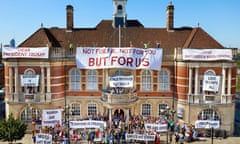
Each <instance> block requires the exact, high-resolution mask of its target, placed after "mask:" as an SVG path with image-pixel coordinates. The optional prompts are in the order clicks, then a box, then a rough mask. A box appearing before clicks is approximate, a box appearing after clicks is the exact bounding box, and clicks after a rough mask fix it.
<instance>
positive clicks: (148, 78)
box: [142, 70, 152, 91]
mask: <svg viewBox="0 0 240 144" xmlns="http://www.w3.org/2000/svg"><path fill="white" fill-rule="evenodd" d="M151 90H152V75H151V72H150V71H149V70H144V71H143V72H142V91H151Z"/></svg>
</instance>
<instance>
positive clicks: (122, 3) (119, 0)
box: [112, 0, 127, 28]
mask: <svg viewBox="0 0 240 144" xmlns="http://www.w3.org/2000/svg"><path fill="white" fill-rule="evenodd" d="M126 5H127V0H113V7H114V12H113V24H112V25H113V27H114V28H117V27H119V26H121V27H126V22H127V13H126Z"/></svg>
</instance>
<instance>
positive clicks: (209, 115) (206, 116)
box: [198, 108, 220, 120]
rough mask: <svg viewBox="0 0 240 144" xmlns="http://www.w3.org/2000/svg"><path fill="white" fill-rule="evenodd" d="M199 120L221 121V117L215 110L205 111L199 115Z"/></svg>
mask: <svg viewBox="0 0 240 144" xmlns="http://www.w3.org/2000/svg"><path fill="white" fill-rule="evenodd" d="M198 119H199V120H220V116H219V115H218V113H217V112H216V111H214V110H213V109H211V108H209V109H205V110H203V111H201V112H200V113H199V114H198Z"/></svg>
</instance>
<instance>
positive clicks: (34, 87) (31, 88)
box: [21, 69, 40, 95]
mask: <svg viewBox="0 0 240 144" xmlns="http://www.w3.org/2000/svg"><path fill="white" fill-rule="evenodd" d="M21 87H22V92H23V93H24V94H27V95H32V94H35V93H37V92H39V90H40V88H39V75H37V74H36V73H35V71H34V70H32V69H27V70H26V71H25V72H24V74H23V75H21Z"/></svg>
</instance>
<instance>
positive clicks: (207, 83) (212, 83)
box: [203, 75, 220, 92]
mask: <svg viewBox="0 0 240 144" xmlns="http://www.w3.org/2000/svg"><path fill="white" fill-rule="evenodd" d="M219 82H220V76H213V75H212V76H211V75H204V78H203V90H204V91H212V92H217V91H218V89H219Z"/></svg>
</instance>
